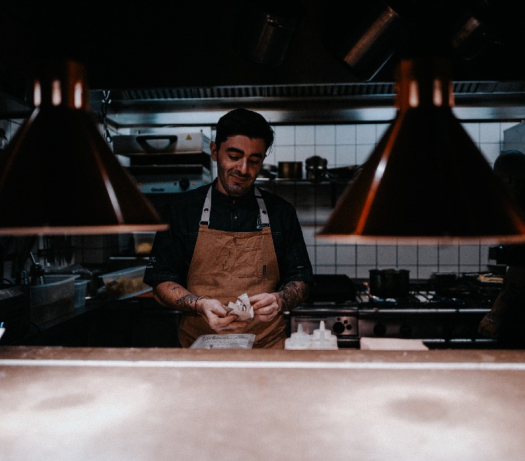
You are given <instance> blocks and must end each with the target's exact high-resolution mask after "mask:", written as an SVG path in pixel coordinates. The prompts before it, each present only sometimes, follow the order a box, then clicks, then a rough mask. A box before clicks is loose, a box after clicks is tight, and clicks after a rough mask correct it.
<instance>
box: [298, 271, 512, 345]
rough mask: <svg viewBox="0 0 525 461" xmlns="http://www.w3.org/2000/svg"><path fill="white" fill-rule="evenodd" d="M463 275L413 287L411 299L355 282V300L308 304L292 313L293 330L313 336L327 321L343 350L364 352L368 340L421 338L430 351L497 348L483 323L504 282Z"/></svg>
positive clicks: (424, 282) (362, 282) (407, 296)
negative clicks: (379, 292) (373, 291)
mask: <svg viewBox="0 0 525 461" xmlns="http://www.w3.org/2000/svg"><path fill="white" fill-rule="evenodd" d="M480 277H481V276H480V274H463V275H461V276H459V277H457V278H454V280H453V281H452V282H449V283H447V284H440V283H437V281H436V280H435V279H429V280H418V281H413V282H411V283H410V288H409V293H408V295H406V296H404V297H400V298H379V297H377V296H374V295H372V294H371V293H370V289H369V286H368V283H367V282H366V281H353V282H352V283H353V286H354V290H353V293H354V296H352V297H351V299H345V300H344V301H341V300H337V301H333V300H332V301H323V300H320V299H316V300H315V301H313V302H306V303H304V304H303V305H301V306H298V307H297V308H296V309H294V310H292V311H291V312H290V330H291V332H295V331H297V329H298V327H299V325H302V328H303V331H305V332H307V333H309V334H311V333H312V332H313V330H314V329H316V328H319V324H320V321H321V320H322V321H324V323H325V328H326V329H330V330H331V332H332V333H333V334H335V335H336V336H337V338H338V347H339V348H359V340H360V338H364V337H375V338H379V337H382V338H404V339H419V340H422V341H423V342H424V344H425V345H427V346H428V347H429V348H433V349H437V348H495V347H496V342H495V341H494V340H488V339H485V338H482V337H481V336H480V335H479V334H478V332H477V328H478V324H479V322H480V321H481V319H482V318H483V316H484V315H485V314H486V313H487V312H489V311H490V309H491V307H492V304H493V303H494V301H495V299H496V297H497V295H498V293H499V291H500V289H501V285H502V283H501V281H497V282H493V281H491V282H484V281H482V280H484V279H485V278H480Z"/></svg>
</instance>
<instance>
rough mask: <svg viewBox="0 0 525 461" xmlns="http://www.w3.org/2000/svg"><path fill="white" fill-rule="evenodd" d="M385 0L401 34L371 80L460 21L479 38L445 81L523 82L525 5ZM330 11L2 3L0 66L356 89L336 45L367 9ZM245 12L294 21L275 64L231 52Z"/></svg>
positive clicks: (366, 1)
mask: <svg viewBox="0 0 525 461" xmlns="http://www.w3.org/2000/svg"><path fill="white" fill-rule="evenodd" d="M386 1H387V3H388V4H389V5H390V6H391V7H392V8H394V9H395V11H396V12H398V13H399V14H400V16H401V17H402V18H403V20H404V21H405V24H407V26H406V31H405V32H404V35H403V37H402V38H401V39H400V40H399V43H398V45H396V50H395V52H394V56H393V57H392V59H390V60H389V61H388V62H387V63H386V64H385V65H384V66H383V68H382V69H381V70H380V71H379V72H378V73H377V74H376V75H375V76H374V77H373V78H371V80H372V81H377V82H380V81H392V80H393V69H394V67H395V63H396V62H397V60H398V59H399V57H401V56H402V55H403V54H404V53H405V54H406V53H412V52H414V53H416V52H417V53H421V52H428V53H431V52H435V50H436V49H438V48H440V47H444V46H443V45H445V48H446V47H448V45H449V43H448V41H447V37H448V36H449V35H450V33H451V30H453V28H454V27H455V25H456V24H457V23H458V21H460V20H461V18H462V17H463V16H464V15H465V14H466V13H467V14H469V15H470V14H473V15H475V17H476V18H477V19H479V20H481V21H482V23H483V25H484V26H485V32H484V34H483V37H482V41H480V42H478V43H477V44H476V46H477V47H478V48H479V49H478V50H476V53H475V56H473V57H472V56H470V59H465V57H462V56H460V55H459V54H458V53H456V54H452V57H453V68H454V79H455V80H478V81H479V80H523V79H525V74H524V73H523V70H522V68H523V65H522V63H523V62H524V59H525V37H524V34H525V32H524V31H525V23H524V18H525V14H524V13H525V7H524V6H523V3H525V2H514V1H507V0H494V1H492V2H489V1H488V0H480V1H469V0H455V1H451V0H441V1H439V2H438V1H432V2H431V1H428V2H427V1H422V0H386ZM339 3H344V2H341V1H340V0H338V1H335V0H303V1H301V0H280V1H271V0H252V1H250V2H246V1H244V0H216V1H205V0H192V1H186V2H177V1H171V2H167V1H158V0H148V1H146V2H144V3H141V4H138V5H137V4H134V3H131V2H128V1H112V2H104V4H101V3H99V2H92V1H70V2H57V1H42V2H29V1H21V0H12V1H3V2H2V3H1V6H0V26H1V27H0V30H1V31H0V39H1V41H2V46H1V47H0V48H1V52H0V62H1V63H2V65H3V66H9V67H10V68H12V69H15V70H16V71H17V72H21V73H22V74H24V75H26V74H29V73H30V72H31V71H32V66H33V64H34V63H36V62H38V61H39V60H41V59H47V58H52V57H60V58H67V59H78V60H80V61H83V62H84V63H85V64H86V65H87V68H88V76H89V84H90V87H91V88H92V89H109V88H162V87H166V88H173V87H199V86H221V85H260V84H266V85H275V84H316V83H348V82H359V81H363V80H366V78H363V77H362V76H359V75H356V73H355V72H354V69H352V68H351V67H350V66H348V65H347V64H346V63H345V62H344V61H343V59H342V57H341V56H340V50H339V51H337V50H336V48H337V43H336V42H337V41H338V40H339V44H341V43H343V42H344V40H345V37H348V36H349V35H350V34H351V33H353V32H354V31H355V30H357V29H358V28H359V26H360V24H361V23H362V18H363V15H364V13H365V12H366V11H367V9H368V8H369V5H371V4H373V3H374V2H371V1H370V0H363V1H360V2H357V1H353V2H346V3H347V4H348V6H341V5H339ZM376 3H379V2H376ZM515 3H518V5H515ZM247 4H250V5H252V6H253V5H257V6H258V7H260V9H261V10H264V11H266V12H273V11H276V12H277V14H280V15H283V16H286V15H288V16H293V17H294V19H295V20H296V21H297V25H296V28H295V32H294V33H293V34H292V36H291V39H290V41H289V47H288V49H287V51H286V53H285V56H284V60H283V61H282V63H281V64H280V65H277V66H275V67H272V66H268V65H265V64H261V63H257V62H253V61H252V60H251V59H250V58H247V57H246V55H243V54H242V53H241V52H240V51H239V49H240V46H242V43H243V42H244V41H246V40H247V38H246V30H249V28H248V29H246V24H245V21H241V20H240V18H241V14H243V11H244V10H243V8H245V7H246V5H247ZM423 5H424V6H423ZM444 37H445V38H444ZM334 43H335V45H334Z"/></svg>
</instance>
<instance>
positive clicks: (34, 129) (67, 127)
mask: <svg viewBox="0 0 525 461" xmlns="http://www.w3.org/2000/svg"><path fill="white" fill-rule="evenodd" d="M87 98H88V91H87V87H86V84H85V71H84V67H83V66H82V65H81V64H79V63H76V62H66V63H53V64H52V65H48V66H47V67H46V68H45V69H44V70H43V71H41V74H40V75H39V76H38V78H37V79H36V80H35V83H34V102H35V106H36V108H35V110H34V112H33V113H32V115H31V116H30V117H29V118H28V120H26V121H25V123H24V124H23V125H22V126H21V127H20V129H19V130H18V132H17V133H16V134H15V136H14V137H13V138H12V139H11V142H10V143H9V145H8V147H7V148H6V150H5V151H4V152H3V153H2V154H1V155H0V235H52V234H113V233H128V232H132V231H157V230H163V229H166V228H167V225H166V224H163V223H162V222H161V220H160V218H159V216H158V214H157V212H156V211H155V209H154V208H153V206H152V205H151V204H150V203H149V202H148V201H147V200H146V198H145V197H144V196H143V194H142V193H141V192H140V190H139V189H138V187H137V186H136V185H135V183H134V182H133V179H132V178H131V176H129V174H128V173H127V172H126V171H125V170H124V168H123V167H122V166H121V165H120V163H119V162H118V160H117V157H116V156H115V155H114V154H113V152H112V151H111V149H110V148H109V146H108V145H107V143H106V141H105V140H104V139H103V137H102V135H101V133H100V132H99V131H98V129H97V126H96V124H95V122H94V120H93V119H92V118H91V115H90V113H89V112H88V110H87V109H88V103H87Z"/></svg>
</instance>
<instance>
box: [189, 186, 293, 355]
mask: <svg viewBox="0 0 525 461" xmlns="http://www.w3.org/2000/svg"><path fill="white" fill-rule="evenodd" d="M211 193H212V186H210V189H209V190H208V194H207V196H206V200H205V202H204V207H203V210H202V215H201V222H200V225H199V235H198V236H197V243H196V245H195V251H194V253H193V258H192V260H191V264H190V268H189V271H188V290H189V291H191V292H192V293H193V294H195V295H197V296H210V297H212V298H214V299H218V300H219V301H220V302H221V303H223V304H224V305H228V302H230V301H231V302H235V301H236V300H237V297H238V296H240V295H241V294H243V293H247V294H248V296H252V295H255V294H259V293H263V292H267V293H271V292H273V291H275V290H276V287H277V283H278V282H279V279H280V276H279V266H278V263H277V256H276V254H275V249H274V246H273V239H272V233H271V230H270V221H269V218H268V213H267V211H266V205H265V204H264V200H263V199H262V197H261V194H260V191H259V190H258V189H257V188H255V196H256V198H257V202H258V204H259V216H260V219H261V223H262V230H260V231H255V232H226V231H220V230H215V229H210V228H209V218H210V214H211ZM285 326H286V324H285V321H284V317H283V316H282V315H278V316H277V317H276V318H275V319H273V320H272V321H271V322H261V321H259V320H257V319H254V320H253V321H252V322H250V324H249V325H248V327H247V328H245V329H244V330H238V331H236V332H235V333H253V334H255V341H254V345H253V347H254V348H260V347H280V348H283V347H284V341H285V339H286V334H285ZM207 334H217V332H216V331H214V330H212V329H211V328H210V326H209V324H208V321H207V320H206V318H205V317H203V316H201V315H199V314H197V313H196V312H194V311H191V312H184V314H183V317H182V320H181V323H180V327H179V340H180V342H181V345H182V346H183V347H189V346H191V344H192V343H193V342H194V341H195V340H196V339H197V338H198V337H199V336H201V335H207ZM219 334H220V333H219ZM222 334H228V332H224V333H222Z"/></svg>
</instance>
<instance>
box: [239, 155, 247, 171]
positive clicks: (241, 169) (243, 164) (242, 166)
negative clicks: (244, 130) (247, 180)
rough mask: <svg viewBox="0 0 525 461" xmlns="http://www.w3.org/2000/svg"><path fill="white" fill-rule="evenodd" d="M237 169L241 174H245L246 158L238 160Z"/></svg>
mask: <svg viewBox="0 0 525 461" xmlns="http://www.w3.org/2000/svg"><path fill="white" fill-rule="evenodd" d="M239 171H240V172H241V174H246V173H247V172H248V161H247V160H246V159H242V160H241V161H240V162H239Z"/></svg>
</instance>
